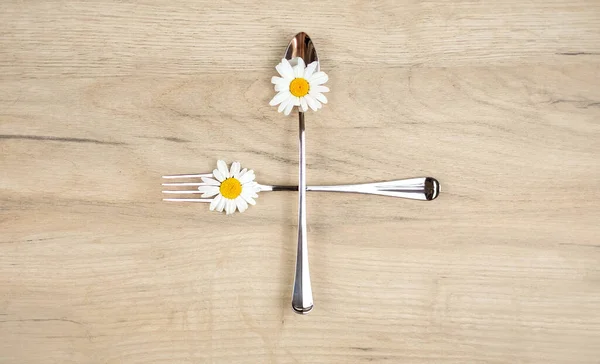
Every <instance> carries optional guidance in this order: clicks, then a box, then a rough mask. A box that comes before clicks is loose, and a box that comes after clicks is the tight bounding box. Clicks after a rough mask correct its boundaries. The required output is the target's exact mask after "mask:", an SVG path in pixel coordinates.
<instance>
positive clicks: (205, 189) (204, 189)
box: [198, 186, 219, 197]
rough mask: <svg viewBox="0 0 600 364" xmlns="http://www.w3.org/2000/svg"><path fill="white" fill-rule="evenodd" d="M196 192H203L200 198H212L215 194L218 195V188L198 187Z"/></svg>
mask: <svg viewBox="0 0 600 364" xmlns="http://www.w3.org/2000/svg"><path fill="white" fill-rule="evenodd" d="M198 191H199V192H204V194H203V195H202V197H212V196H214V195H216V194H217V193H219V187H218V186H199V187H198Z"/></svg>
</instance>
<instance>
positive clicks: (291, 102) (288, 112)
mask: <svg viewBox="0 0 600 364" xmlns="http://www.w3.org/2000/svg"><path fill="white" fill-rule="evenodd" d="M294 102H295V101H294V100H291V101H290V102H289V103H288V104H287V106H286V107H285V110H284V111H283V113H284V114H285V115H289V114H290V113H291V112H292V108H293V107H294Z"/></svg>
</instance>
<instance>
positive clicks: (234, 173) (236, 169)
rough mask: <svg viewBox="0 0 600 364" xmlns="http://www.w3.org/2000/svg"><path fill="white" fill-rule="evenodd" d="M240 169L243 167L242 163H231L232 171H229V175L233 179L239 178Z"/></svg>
mask: <svg viewBox="0 0 600 364" xmlns="http://www.w3.org/2000/svg"><path fill="white" fill-rule="evenodd" d="M240 167H241V165H240V162H233V163H231V170H230V171H229V174H230V175H231V177H234V178H238V177H239V174H240Z"/></svg>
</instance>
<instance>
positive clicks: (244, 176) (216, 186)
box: [198, 160, 260, 215]
mask: <svg viewBox="0 0 600 364" xmlns="http://www.w3.org/2000/svg"><path fill="white" fill-rule="evenodd" d="M240 168H241V165H240V162H233V163H231V169H228V168H227V164H226V163H225V161H222V160H219V161H217V168H216V169H215V170H214V171H213V173H212V174H213V177H214V178H210V177H202V182H204V183H206V185H204V186H199V187H198V191H200V192H203V194H202V196H201V197H213V196H215V197H214V198H213V200H212V201H211V203H210V210H211V211H214V210H216V211H219V212H222V211H223V210H225V213H226V214H227V215H230V214H233V213H234V212H235V211H236V209H237V210H239V211H240V212H244V211H246V209H247V208H248V204H250V205H255V204H256V201H255V200H254V199H255V198H257V197H258V194H257V192H259V191H260V188H259V187H258V183H256V182H255V181H254V179H255V178H256V177H255V175H254V171H253V170H248V169H247V168H244V169H242V170H240Z"/></svg>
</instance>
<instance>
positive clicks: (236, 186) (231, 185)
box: [219, 178, 242, 200]
mask: <svg viewBox="0 0 600 364" xmlns="http://www.w3.org/2000/svg"><path fill="white" fill-rule="evenodd" d="M219 192H221V195H223V197H225V198H228V199H230V200H235V199H236V197H238V196H239V195H240V194H241V193H242V184H241V183H240V181H238V180H237V179H235V178H227V179H226V180H225V181H223V182H221V187H219Z"/></svg>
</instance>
